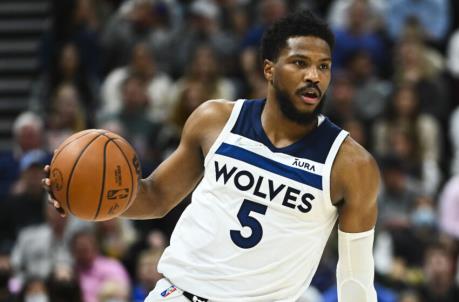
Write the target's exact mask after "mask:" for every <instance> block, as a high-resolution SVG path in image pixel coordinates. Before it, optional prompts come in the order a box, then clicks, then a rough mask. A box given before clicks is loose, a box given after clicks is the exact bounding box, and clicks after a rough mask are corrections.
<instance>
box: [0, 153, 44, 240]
mask: <svg viewBox="0 0 459 302" xmlns="http://www.w3.org/2000/svg"><path fill="white" fill-rule="evenodd" d="M49 162H50V156H49V155H48V154H47V153H46V152H44V151H43V150H32V151H29V152H27V153H26V154H25V155H24V156H23V157H22V158H21V161H20V164H19V166H20V171H21V172H20V173H21V174H20V176H19V179H18V180H17V181H16V183H15V184H14V186H13V188H12V191H11V194H10V196H9V197H8V199H7V200H6V201H5V202H3V203H2V204H0V225H1V229H0V233H1V234H2V236H1V241H2V243H3V244H7V245H9V246H12V245H13V244H14V243H15V240H16V238H17V236H18V234H19V233H20V231H21V230H22V229H24V228H25V227H28V226H32V225H35V224H39V223H43V222H44V220H45V219H44V215H43V213H44V209H45V206H46V205H45V194H44V190H43V188H42V184H41V178H42V177H43V176H44V172H43V167H44V166H45V164H49Z"/></svg>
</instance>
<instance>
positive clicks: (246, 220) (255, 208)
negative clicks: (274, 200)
mask: <svg viewBox="0 0 459 302" xmlns="http://www.w3.org/2000/svg"><path fill="white" fill-rule="evenodd" d="M267 208H268V207H267V206H265V205H262V204H259V203H256V202H253V201H250V200H247V199H244V201H243V202H242V205H241V208H240V209H239V212H238V213H237V218H238V219H239V222H240V223H241V225H242V227H248V228H250V230H251V234H250V236H248V237H244V236H242V233H241V231H239V230H230V235H231V240H233V242H234V244H236V245H237V246H238V247H240V248H243V249H249V248H252V247H254V246H255V245H257V244H258V243H259V242H260V241H261V238H262V237H263V227H262V226H261V224H260V222H259V221H258V220H257V219H256V218H254V217H252V216H250V213H251V212H255V213H259V214H263V215H265V213H266V209H267Z"/></svg>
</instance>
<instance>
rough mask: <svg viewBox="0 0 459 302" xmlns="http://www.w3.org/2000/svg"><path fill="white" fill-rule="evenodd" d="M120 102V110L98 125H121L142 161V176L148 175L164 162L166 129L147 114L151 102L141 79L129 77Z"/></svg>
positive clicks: (103, 119)
mask: <svg viewBox="0 0 459 302" xmlns="http://www.w3.org/2000/svg"><path fill="white" fill-rule="evenodd" d="M121 98H122V103H121V107H120V108H119V110H118V111H116V112H113V113H107V114H105V115H102V116H101V117H100V118H99V124H106V123H108V122H111V121H115V122H119V123H120V124H121V126H122V129H124V135H125V136H124V137H125V138H126V139H127V141H129V142H130V143H131V144H132V145H133V147H134V148H135V150H136V151H137V154H138V155H139V157H140V158H141V160H142V169H143V172H144V173H149V172H150V171H151V169H152V167H154V166H156V165H157V164H158V162H159V161H160V160H161V156H162V153H161V144H162V141H161V137H160V136H161V131H162V130H163V125H162V124H161V123H158V122H156V121H153V120H152V119H151V118H150V116H149V114H148V113H149V108H150V106H151V100H150V97H149V95H148V94H147V87H146V83H145V81H144V79H143V78H142V77H140V76H138V75H129V76H128V77H127V78H126V79H125V80H124V82H123V83H122V87H121Z"/></svg>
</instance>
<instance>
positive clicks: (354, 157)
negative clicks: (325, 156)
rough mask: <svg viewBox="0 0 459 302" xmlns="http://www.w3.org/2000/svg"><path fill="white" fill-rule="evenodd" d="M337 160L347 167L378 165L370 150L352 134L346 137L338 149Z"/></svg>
mask: <svg viewBox="0 0 459 302" xmlns="http://www.w3.org/2000/svg"><path fill="white" fill-rule="evenodd" d="M336 161H337V163H339V164H341V165H342V166H344V167H345V168H349V167H354V168H358V167H360V168H361V167H366V166H370V167H376V161H375V159H374V157H373V156H372V155H371V154H370V152H368V151H367V150H366V149H365V148H364V147H363V146H362V145H360V144H359V143H358V142H356V141H355V140H354V139H353V138H352V137H350V136H347V137H346V139H344V141H343V143H342V145H341V147H340V150H339V151H338V154H337V157H336Z"/></svg>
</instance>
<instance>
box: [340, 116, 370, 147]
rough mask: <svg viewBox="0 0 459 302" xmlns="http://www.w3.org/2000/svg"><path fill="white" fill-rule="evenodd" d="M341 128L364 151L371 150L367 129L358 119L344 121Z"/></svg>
mask: <svg viewBox="0 0 459 302" xmlns="http://www.w3.org/2000/svg"><path fill="white" fill-rule="evenodd" d="M342 126H343V129H344V130H346V131H348V132H349V135H350V136H351V137H352V138H353V139H354V140H355V141H356V142H357V143H359V144H360V145H361V146H363V147H364V148H365V149H367V150H371V146H370V143H369V137H368V131H367V128H366V127H365V124H364V123H363V122H362V121H361V120H360V119H357V118H351V119H348V120H345V121H344V123H343V124H342Z"/></svg>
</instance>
